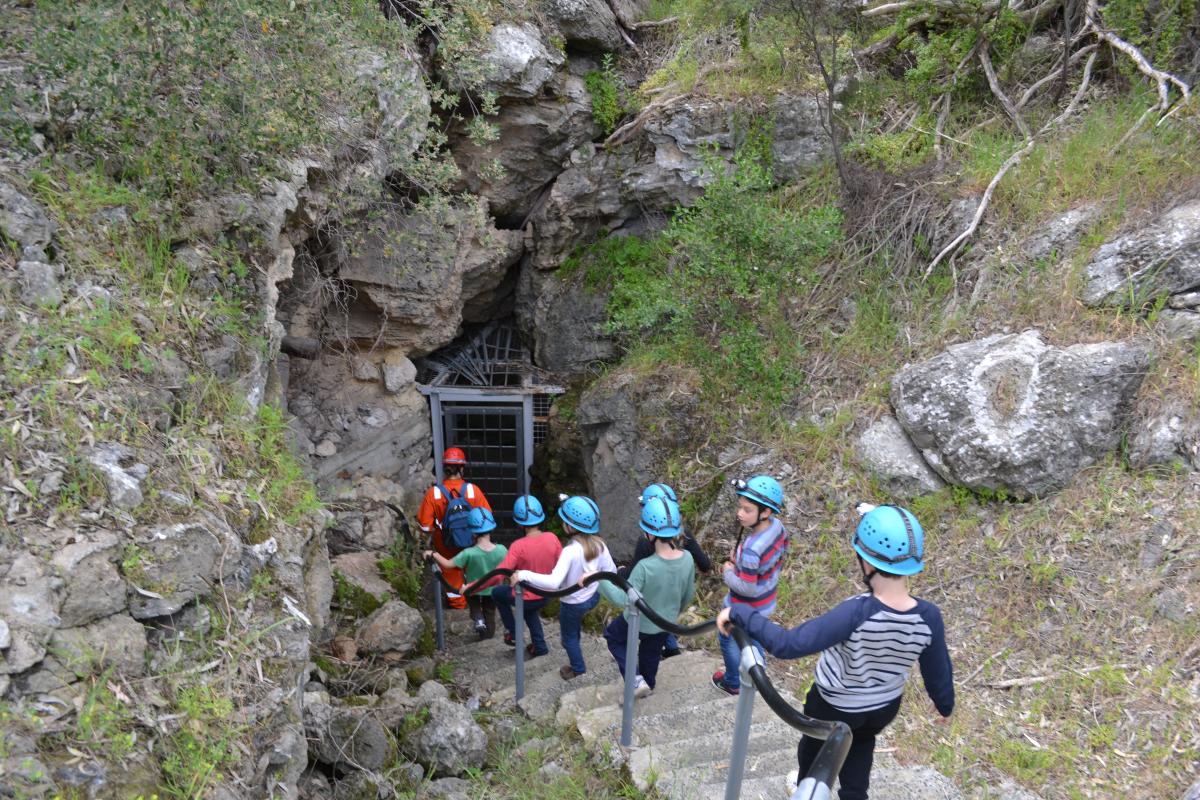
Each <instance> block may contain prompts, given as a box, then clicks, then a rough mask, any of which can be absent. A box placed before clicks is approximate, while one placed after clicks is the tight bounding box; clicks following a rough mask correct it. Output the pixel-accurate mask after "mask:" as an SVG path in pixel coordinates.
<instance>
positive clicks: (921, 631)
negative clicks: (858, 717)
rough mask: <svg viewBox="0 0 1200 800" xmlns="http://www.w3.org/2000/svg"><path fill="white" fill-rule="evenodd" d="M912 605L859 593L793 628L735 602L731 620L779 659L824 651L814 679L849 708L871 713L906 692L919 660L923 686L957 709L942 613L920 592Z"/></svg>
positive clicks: (943, 707) (946, 709)
mask: <svg viewBox="0 0 1200 800" xmlns="http://www.w3.org/2000/svg"><path fill="white" fill-rule="evenodd" d="M914 599H915V600H916V601H917V604H916V606H914V607H913V608H912V609H911V610H909V611H897V610H896V609H894V608H889V607H888V606H886V605H884V604H883V603H882V602H880V601H879V599H878V598H876V597H875V596H874V595H871V594H861V595H858V596H857V597H852V598H850V599H849V600H846V601H844V602H842V603H840V604H839V605H838V606H837V607H835V608H834V609H833V610H831V611H829V612H828V613H826V614H823V615H821V616H819V617H816V618H814V619H810V620H809V621H807V622H805V623H803V624H801V625H800V626H799V627H796V628H792V629H790V630H788V629H786V628H782V627H780V626H779V625H776V624H775V623H773V622H771V621H770V620H768V619H766V618H765V617H764V616H762V615H760V614H755V613H753V612H752V611H751V610H750V609H747V608H744V607H742V608H739V607H737V606H734V607H733V610H732V612H731V614H732V616H733V619H734V620H735V621H737V622H738V623H740V624H741V625H742V626H743V627H744V628H745V629H746V630H747V632H748V633H749V634H750V635H751V636H752V637H754V638H755V639H757V640H758V641H759V642H761V643H762V645H763V647H764V648H766V650H767V652H768V653H770V654H771V655H773V656H777V657H779V658H800V657H801V656H807V655H812V654H813V653H818V652H819V653H820V654H821V656H820V658H818V659H817V673H816V684H817V690H818V691H820V693H821V696H822V697H824V698H825V700H826V701H827V702H828V703H829V704H830V705H831V706H834V707H835V708H839V709H842V710H843V711H851V712H854V711H873V710H875V709H877V708H882V707H884V706H886V705H887V704H888V703H891V702H892V701H893V700H895V699H896V698H898V697H900V695H901V694H902V693H903V691H904V682H905V681H906V680H907V679H908V673H909V670H911V669H912V665H913V664H916V663H919V664H920V668H921V677H922V679H924V681H925V691H926V692H927V693H928V694H929V698H930V699H931V700H933V704H934V705H935V706H937V710H938V712H939V713H940V714H941V715H942V716H945V717H948V716H950V713H951V712H952V711H953V710H954V670H953V667H952V666H951V664H950V653H949V651H948V650H947V649H946V635H945V626H944V625H943V623H942V612H941V610H940V609H938V607H937V606H936V605H934V604H933V603H930V602H928V601H925V600H921V599H920V598H914Z"/></svg>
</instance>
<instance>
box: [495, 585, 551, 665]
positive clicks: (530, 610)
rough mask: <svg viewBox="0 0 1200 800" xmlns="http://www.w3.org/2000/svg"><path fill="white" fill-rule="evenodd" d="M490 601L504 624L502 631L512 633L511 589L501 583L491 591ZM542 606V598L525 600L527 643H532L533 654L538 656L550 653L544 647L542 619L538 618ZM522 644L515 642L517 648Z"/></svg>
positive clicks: (513, 600)
mask: <svg viewBox="0 0 1200 800" xmlns="http://www.w3.org/2000/svg"><path fill="white" fill-rule="evenodd" d="M492 600H493V601H495V603H496V610H497V611H499V612H500V621H501V622H503V623H504V630H506V631H508V632H509V633H512V632H513V631H514V629H515V628H516V625H517V622H516V620H515V619H514V618H513V606H514V605H516V598H514V597H513V592H512V587H511V586H509V585H508V584H507V583H502V584H500V585H499V586H497V587H496V588H495V589H492ZM544 605H546V599H545V598H544V597H540V598H538V599H537V600H530V599H528V598H526V600H525V614H524V617H525V627H527V628H529V641H530V642H532V643H533V652H535V653H537V654H538V655H541V654H543V653H549V652H550V648H549V647H547V646H546V636H545V635H544V634H543V633H542V618H541V617H540V616H538V611H539V610H540V609H541V607H542V606H544ZM523 644H524V642H517V647H520V646H521V645H523Z"/></svg>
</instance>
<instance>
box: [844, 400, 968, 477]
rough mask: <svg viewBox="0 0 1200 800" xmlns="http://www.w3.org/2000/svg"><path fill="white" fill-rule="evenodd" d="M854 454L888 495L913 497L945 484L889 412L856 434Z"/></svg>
mask: <svg viewBox="0 0 1200 800" xmlns="http://www.w3.org/2000/svg"><path fill="white" fill-rule="evenodd" d="M855 454H856V456H857V457H858V460H859V461H860V462H861V463H862V465H863V466H865V467H866V468H867V469H868V470H870V471H871V472H872V473H874V474H875V476H876V477H877V478H878V479H879V482H880V485H881V487H882V488H883V489H884V490H885V491H886V492H888V494H892V495H896V496H897V497H916V496H918V495H922V494H930V493H932V492H936V491H937V490H939V489H941V488H943V487H944V486H945V485H946V483H945V481H943V480H942V479H941V477H939V476H938V474H937V473H936V472H934V471H933V470H932V469H931V468H930V467H929V465H928V464H926V463H925V459H924V458H922V457H921V453H920V451H919V450H917V448H916V447H915V446H913V443H912V440H911V439H909V438H908V434H907V433H905V432H904V428H902V427H901V426H900V423H899V422H897V421H896V418H895V417H893V416H891V415H890V414H888V415H886V416H883V417H881V418H879V419H878V420H876V421H875V422H873V423H871V426H870V427H869V428H867V429H866V430H865V431H864V432H863V433H862V435H861V436H859V437H858V441H857V443H856V447H855Z"/></svg>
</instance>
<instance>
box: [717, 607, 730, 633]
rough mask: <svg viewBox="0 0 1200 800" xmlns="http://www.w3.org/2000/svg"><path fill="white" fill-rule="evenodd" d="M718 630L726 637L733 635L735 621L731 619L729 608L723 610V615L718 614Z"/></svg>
mask: <svg viewBox="0 0 1200 800" xmlns="http://www.w3.org/2000/svg"><path fill="white" fill-rule="evenodd" d="M717 630H719V631H720V632H721V633H723V634H725V635H726V636H732V635H733V620H731V619H730V618H729V609H728V608H722V609H721V613H720V614H717Z"/></svg>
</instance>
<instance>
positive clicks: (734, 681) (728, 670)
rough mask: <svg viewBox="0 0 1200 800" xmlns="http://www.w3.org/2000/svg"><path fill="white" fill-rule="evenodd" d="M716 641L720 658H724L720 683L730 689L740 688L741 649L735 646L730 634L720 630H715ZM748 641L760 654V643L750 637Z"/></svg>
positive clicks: (761, 650) (760, 654) (735, 643)
mask: <svg viewBox="0 0 1200 800" xmlns="http://www.w3.org/2000/svg"><path fill="white" fill-rule="evenodd" d="M717 641H719V642H720V643H721V658H723V659H724V660H725V677H723V678H722V679H721V683H723V684H725V685H726V686H728V687H729V688H730V689H740V688H742V673H741V666H742V649H741V648H740V647H738V646H737V642H735V641H734V640H733V637H732V636H726V635H725V634H723V633H721V632H720V631H718V632H717ZM750 643H751V644H752V645H754V649H755V650H757V651H758V654H759V656H762V652H763V649H762V645H760V644H759V643H758V642H757V641H755V640H754V639H751V640H750Z"/></svg>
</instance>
